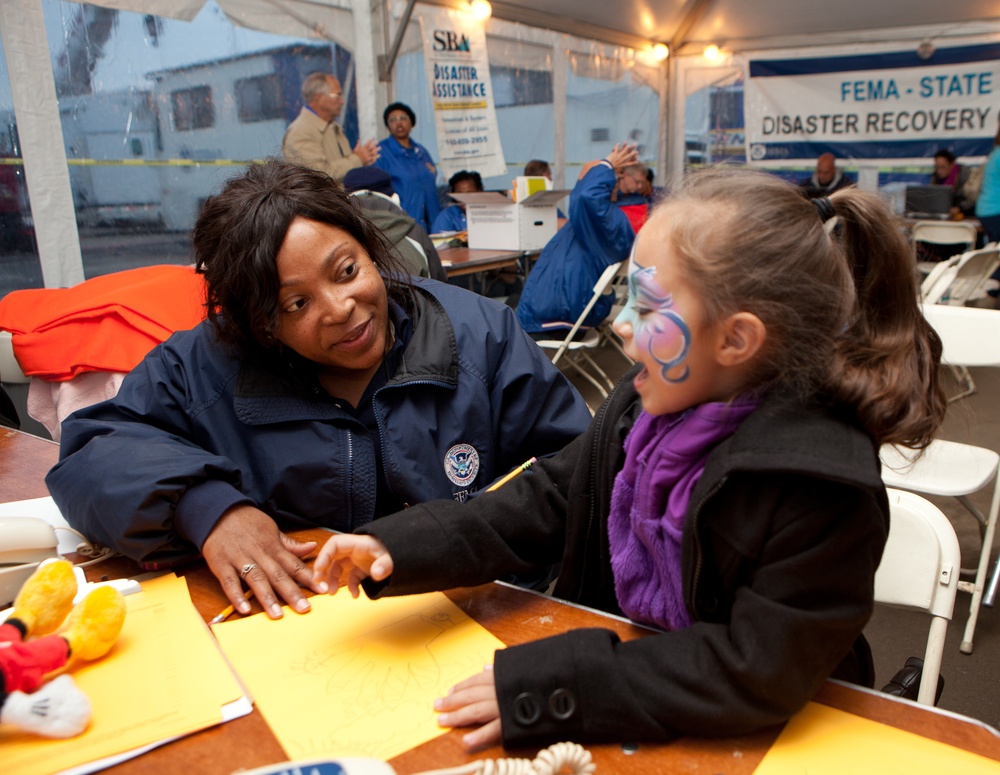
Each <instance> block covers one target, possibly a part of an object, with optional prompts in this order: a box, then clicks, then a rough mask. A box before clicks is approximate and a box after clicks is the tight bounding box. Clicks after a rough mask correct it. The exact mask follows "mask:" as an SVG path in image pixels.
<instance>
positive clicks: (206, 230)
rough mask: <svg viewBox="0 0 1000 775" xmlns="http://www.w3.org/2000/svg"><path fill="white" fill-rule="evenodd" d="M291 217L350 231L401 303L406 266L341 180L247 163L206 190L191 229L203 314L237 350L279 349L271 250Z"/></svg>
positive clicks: (277, 164) (284, 165) (274, 252)
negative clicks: (212, 191) (213, 190)
mask: <svg viewBox="0 0 1000 775" xmlns="http://www.w3.org/2000/svg"><path fill="white" fill-rule="evenodd" d="M298 217H302V218H308V219H309V220H312V221H318V222H320V223H326V224H329V225H331V226H336V227H337V228H340V229H343V230H344V231H346V232H347V233H348V234H350V235H351V236H352V237H354V239H356V240H357V241H358V242H359V243H360V244H361V246H362V247H363V248H364V249H365V251H366V252H367V253H368V256H369V257H370V258H371V260H372V261H373V262H374V264H375V266H376V267H378V269H379V272H380V273H381V274H382V277H383V279H384V280H385V284H386V289H387V291H388V294H389V296H390V298H393V299H395V300H396V301H398V302H400V303H403V304H405V303H406V298H407V296H408V294H409V292H410V289H411V286H410V282H409V279H408V276H407V274H406V270H405V269H404V268H403V267H402V265H401V264H400V262H399V259H398V258H396V256H395V255H394V253H393V252H392V248H391V246H390V245H389V243H388V241H387V240H386V238H385V236H384V235H383V234H382V232H381V231H379V229H378V228H377V227H376V226H374V225H373V224H372V223H371V222H370V221H369V220H368V219H367V218H365V216H364V215H363V214H362V211H361V209H360V207H359V206H358V205H357V204H356V201H355V199H354V197H352V196H350V195H349V194H348V193H347V191H346V190H345V189H344V187H343V186H341V185H340V184H339V183H337V182H336V181H335V180H333V178H331V177H330V176H329V175H327V174H326V173H323V172H317V171H315V170H311V169H307V168H306V167H300V166H298V165H295V164H289V163H288V162H284V161H280V160H277V159H272V160H269V161H266V162H265V163H263V164H254V165H251V166H250V167H248V168H247V169H246V170H245V171H244V172H243V174H242V175H239V176H238V177H235V178H230V179H229V180H228V181H226V183H225V185H224V186H223V187H222V191H221V192H220V193H218V194H216V195H215V196H212V197H209V199H208V200H207V201H206V202H205V204H204V206H203V207H202V209H201V213H200V215H199V216H198V222H197V223H196V224H195V227H194V231H193V232H192V235H191V236H192V241H193V243H194V256H195V263H196V266H197V270H198V271H199V272H201V273H202V274H204V275H205V284H206V285H207V287H208V302H207V303H208V319H209V321H210V322H211V324H212V326H213V327H214V328H215V332H216V336H217V337H218V338H219V340H220V341H222V342H225V343H227V344H230V345H233V346H234V347H235V348H236V349H237V351H238V352H239V353H241V354H244V355H245V354H247V353H248V352H250V351H252V350H255V349H258V348H263V349H265V350H272V351H276V350H277V349H278V346H279V345H278V343H277V341H276V340H275V339H274V337H273V332H274V330H275V328H276V327H277V321H278V290H279V288H278V266H277V256H278V251H279V250H280V248H281V244H282V242H284V240H285V233H286V232H287V231H288V227H289V226H290V225H291V223H292V221H293V220H295V218H298Z"/></svg>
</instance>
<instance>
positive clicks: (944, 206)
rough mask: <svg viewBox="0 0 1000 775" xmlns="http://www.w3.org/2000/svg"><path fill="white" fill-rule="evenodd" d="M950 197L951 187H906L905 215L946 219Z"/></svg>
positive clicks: (951, 194)
mask: <svg viewBox="0 0 1000 775" xmlns="http://www.w3.org/2000/svg"><path fill="white" fill-rule="evenodd" d="M952 197H953V192H952V189H951V186H908V187H907V189H906V206H905V212H906V215H908V216H910V217H912V218H947V217H948V214H949V212H950V211H951V203H952Z"/></svg>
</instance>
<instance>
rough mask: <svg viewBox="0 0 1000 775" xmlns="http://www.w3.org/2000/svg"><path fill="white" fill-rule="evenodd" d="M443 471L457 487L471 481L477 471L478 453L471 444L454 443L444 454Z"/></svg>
mask: <svg viewBox="0 0 1000 775" xmlns="http://www.w3.org/2000/svg"><path fill="white" fill-rule="evenodd" d="M444 473H445V475H446V476H447V477H448V481H450V482H451V483H452V484H456V485H458V486H459V487H465V486H467V485H469V484H471V483H472V481H473V480H474V479H475V478H476V474H478V473H479V453H478V452H477V451H476V448H475V447H473V446H472V445H471V444H456V445H455V446H454V447H452V448H451V449H449V450H448V452H447V453H446V454H445V456H444Z"/></svg>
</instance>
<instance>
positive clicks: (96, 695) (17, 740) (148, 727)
mask: <svg viewBox="0 0 1000 775" xmlns="http://www.w3.org/2000/svg"><path fill="white" fill-rule="evenodd" d="M125 603H126V605H127V607H128V613H127V614H126V615H125V626H124V628H123V629H122V634H121V636H120V637H119V639H118V642H117V643H116V644H115V646H114V648H113V649H112V650H111V652H110V653H109V654H108V655H107V656H106V657H104V658H103V659H101V660H98V661H96V662H91V663H79V664H78V665H76V666H75V667H74V668H73V669H72V670H71V671H70V672H71V674H72V676H73V679H74V681H76V684H77V686H79V687H80V689H82V690H83V691H84V693H86V695H87V696H88V697H89V698H90V702H91V705H92V706H93V719H92V721H91V724H90V727H89V728H88V729H87V730H86V731H85V732H84V733H83V734H82V735H80V736H78V737H74V738H70V739H69V740H47V739H44V738H40V737H38V736H36V735H30V734H27V733H24V732H19V731H17V730H15V729H9V728H7V727H0V750H2V751H3V753H2V757H0V758H2V761H3V769H4V773H5V775H35V774H37V773H51V772H59V771H61V770H66V769H70V768H73V772H75V773H83V772H93V771H95V770H97V769H101V768H103V767H105V766H108V764H109V762H107V761H105V758H106V757H111V756H118V755H120V754H128V755H136V754H138V753H141V752H142V751H143V750H148V748H150V747H155V745H158V744H160V743H164V742H167V741H168V740H171V739H174V738H176V737H179V736H181V735H186V734H189V733H191V732H195V731H197V730H199V729H204V728H206V727H209V726H213V725H215V724H218V723H221V722H222V721H223V720H224V719H228V718H232V717H234V716H233V715H232V706H231V704H233V703H236V705H235V707H241V706H240V705H239V702H240V701H241V700H243V699H244V697H243V690H242V689H241V687H240V685H239V683H238V682H237V680H236V677H235V676H234V675H233V673H232V671H231V670H230V668H229V666H228V664H227V663H226V660H225V659H224V658H223V656H222V654H221V653H220V651H219V647H218V645H217V644H216V642H215V641H214V639H213V638H212V635H211V633H210V632H209V631H208V628H206V627H205V624H204V622H203V621H202V620H201V617H200V616H199V615H198V612H197V611H196V610H195V608H194V606H193V605H192V604H191V598H190V595H189V594H188V589H187V584H186V583H185V581H184V580H183V579H179V578H177V577H176V576H174V575H173V574H169V575H165V576H161V577H159V578H155V579H150V580H148V581H144V582H143V583H142V592H139V593H137V594H134V595H129V596H128V597H126V598H125ZM226 706H229V707H226ZM242 707H243V713H247V712H249V711H250V706H249V703H243V706H242ZM240 715H242V714H240ZM128 755H126V756H124V757H120V758H128Z"/></svg>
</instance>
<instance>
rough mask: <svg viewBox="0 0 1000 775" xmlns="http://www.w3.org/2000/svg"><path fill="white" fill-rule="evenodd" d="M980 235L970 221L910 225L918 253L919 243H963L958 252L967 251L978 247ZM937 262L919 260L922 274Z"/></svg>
mask: <svg viewBox="0 0 1000 775" xmlns="http://www.w3.org/2000/svg"><path fill="white" fill-rule="evenodd" d="M978 239H979V235H978V233H977V231H976V227H975V225H974V224H971V223H969V222H968V221H917V222H916V223H914V224H913V226H911V227H910V241H911V243H912V245H913V252H914V255H916V251H917V243H918V242H925V243H927V244H928V245H963V246H964V247H962V248H961V249H960V250H958V251H956V253H965V252H966V251H968V250H972V249H973V248H975V247H976V241H977V240H978ZM935 266H936V263H935V262H933V261H919V262H918V263H917V268H918V269H919V270H920V273H921V274H927V273H928V272H930V271H931V270H932V269H933V268H934V267H935Z"/></svg>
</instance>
